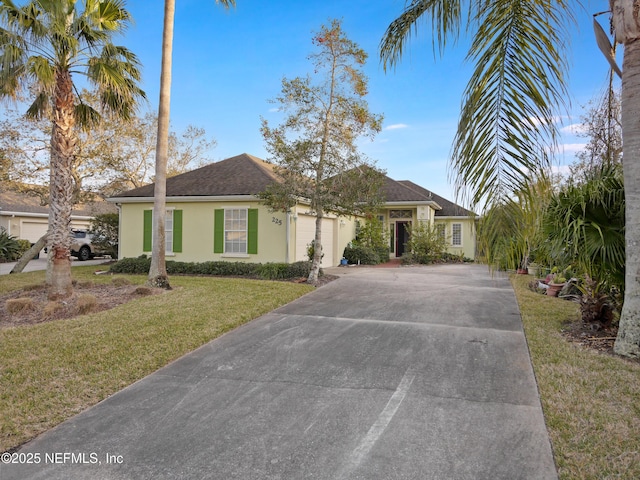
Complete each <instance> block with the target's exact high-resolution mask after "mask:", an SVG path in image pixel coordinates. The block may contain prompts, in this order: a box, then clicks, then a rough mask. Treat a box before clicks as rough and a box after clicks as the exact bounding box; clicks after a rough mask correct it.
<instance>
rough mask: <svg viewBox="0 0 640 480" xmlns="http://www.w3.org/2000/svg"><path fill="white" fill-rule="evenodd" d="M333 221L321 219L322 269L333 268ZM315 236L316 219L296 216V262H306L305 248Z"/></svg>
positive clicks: (308, 216)
mask: <svg viewBox="0 0 640 480" xmlns="http://www.w3.org/2000/svg"><path fill="white" fill-rule="evenodd" d="M334 225H335V220H334V219H331V218H323V219H322V251H323V253H324V257H322V263H321V266H322V267H334V266H335V265H334V263H335V260H334V259H333V239H334V237H333V231H334ZM315 236H316V217H313V216H311V215H298V219H297V220H296V261H301V260H307V259H308V258H309V257H308V256H307V246H308V245H309V244H310V243H311V241H312V240H313V239H314V237H315Z"/></svg>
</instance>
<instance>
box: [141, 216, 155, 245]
mask: <svg viewBox="0 0 640 480" xmlns="http://www.w3.org/2000/svg"><path fill="white" fill-rule="evenodd" d="M143 213H144V220H143V227H142V231H143V235H142V236H143V238H142V251H143V252H150V251H151V239H152V238H153V235H152V229H153V210H145V211H144V212H143Z"/></svg>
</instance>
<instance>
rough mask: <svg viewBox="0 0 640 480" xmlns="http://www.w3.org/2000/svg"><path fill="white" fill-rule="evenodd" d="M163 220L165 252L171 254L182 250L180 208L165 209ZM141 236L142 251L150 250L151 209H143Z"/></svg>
mask: <svg viewBox="0 0 640 480" xmlns="http://www.w3.org/2000/svg"><path fill="white" fill-rule="evenodd" d="M164 222H165V223H164V232H165V236H164V250H165V253H169V254H173V253H179V252H182V210H174V209H167V213H166V217H165V220H164ZM142 237H143V239H142V251H143V252H150V251H152V248H153V246H152V244H153V210H145V211H144V217H143V234H142Z"/></svg>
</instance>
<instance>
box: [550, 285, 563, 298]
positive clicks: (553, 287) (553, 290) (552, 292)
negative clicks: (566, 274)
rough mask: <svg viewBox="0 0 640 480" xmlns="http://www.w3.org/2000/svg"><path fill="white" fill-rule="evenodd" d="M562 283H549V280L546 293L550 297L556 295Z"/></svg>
mask: <svg viewBox="0 0 640 480" xmlns="http://www.w3.org/2000/svg"><path fill="white" fill-rule="evenodd" d="M564 286H565V284H564V283H551V282H549V288H547V295H548V296H550V297H557V296H558V293H560V290H562V287H564Z"/></svg>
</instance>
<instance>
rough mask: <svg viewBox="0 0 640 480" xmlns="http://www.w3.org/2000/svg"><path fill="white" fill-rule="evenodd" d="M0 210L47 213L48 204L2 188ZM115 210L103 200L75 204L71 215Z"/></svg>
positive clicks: (34, 197) (112, 211)
mask: <svg viewBox="0 0 640 480" xmlns="http://www.w3.org/2000/svg"><path fill="white" fill-rule="evenodd" d="M0 211H5V212H19V213H31V214H33V213H39V214H44V215H48V214H49V206H48V205H42V204H41V203H40V199H39V198H38V197H36V196H33V195H28V194H26V193H21V192H16V191H14V190H3V191H0ZM117 211H118V210H117V208H116V207H115V205H112V204H110V203H107V202H104V201H96V202H89V203H81V204H78V205H75V206H74V207H73V210H72V211H71V215H78V216H83V217H92V216H94V215H97V214H101V213H116V212H117Z"/></svg>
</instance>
